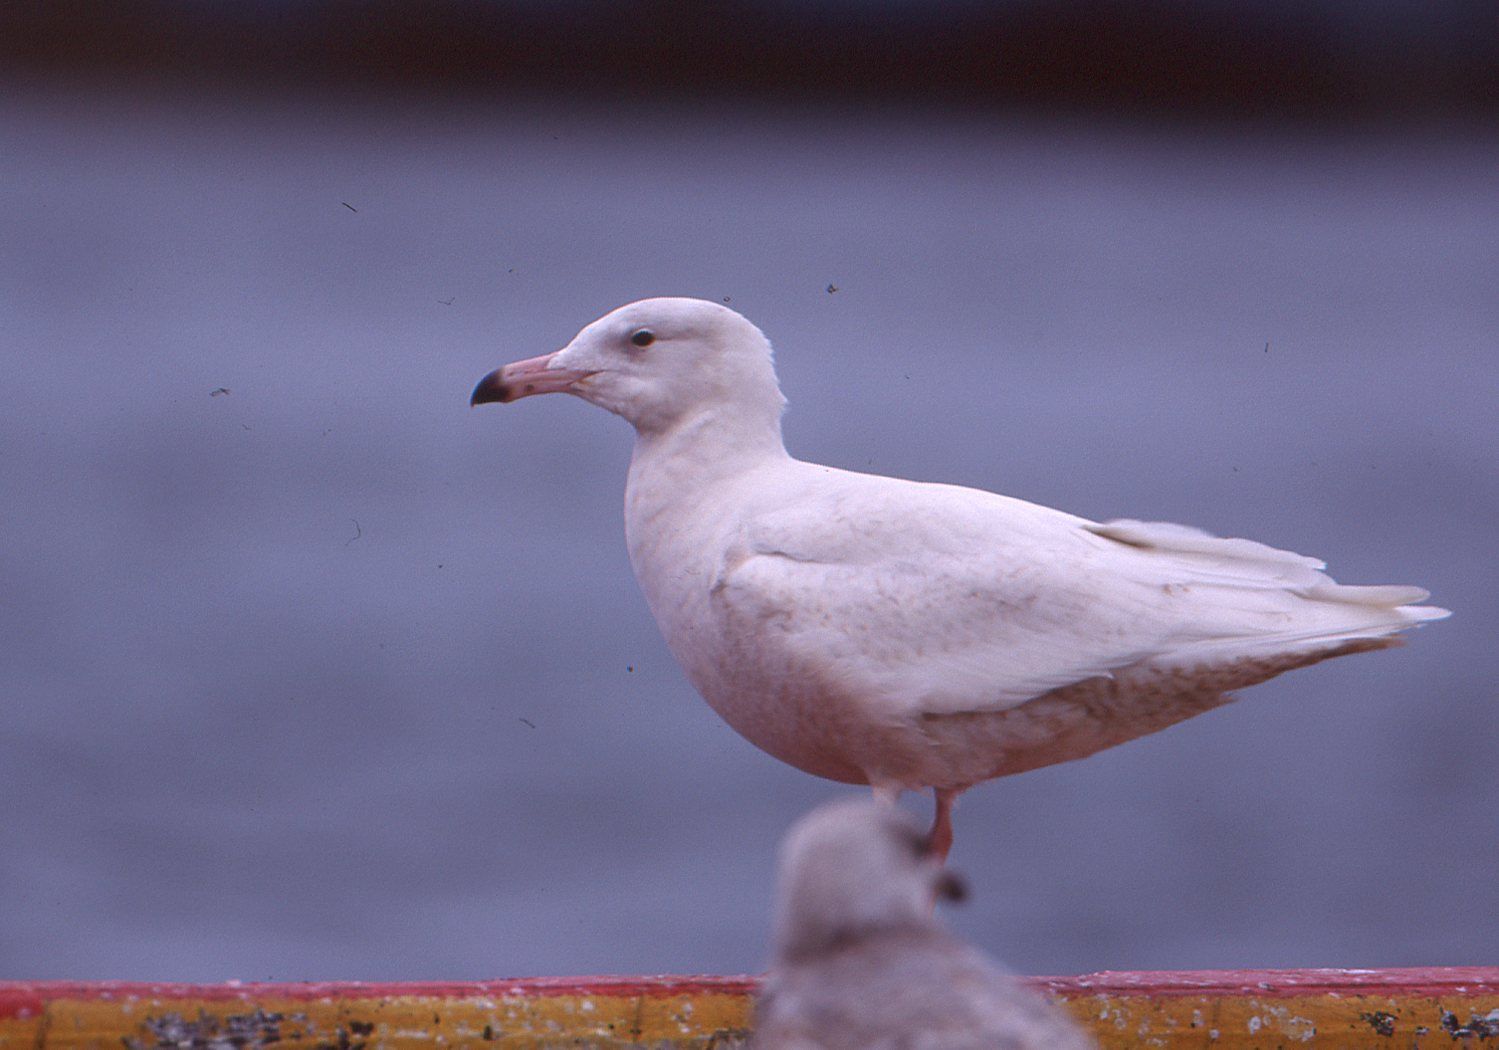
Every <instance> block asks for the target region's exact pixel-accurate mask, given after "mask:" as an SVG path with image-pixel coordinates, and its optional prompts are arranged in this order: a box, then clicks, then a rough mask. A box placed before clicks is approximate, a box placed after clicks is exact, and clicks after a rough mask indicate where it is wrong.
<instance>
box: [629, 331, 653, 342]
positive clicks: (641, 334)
mask: <svg viewBox="0 0 1499 1050" xmlns="http://www.w3.org/2000/svg"><path fill="white" fill-rule="evenodd" d="M655 341H656V333H655V332H653V331H651V330H650V329H649V328H638V329H636V330H635V331H634V332H633V333H632V334H631V335H630V342H631V343H633V344H634V345H635V346H650V345H651V344H652V343H654V342H655Z"/></svg>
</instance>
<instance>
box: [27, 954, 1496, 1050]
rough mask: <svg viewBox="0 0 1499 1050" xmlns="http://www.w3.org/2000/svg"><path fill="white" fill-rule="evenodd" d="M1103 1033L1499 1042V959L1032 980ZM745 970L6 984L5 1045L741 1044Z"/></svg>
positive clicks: (1331, 1042) (1188, 1040)
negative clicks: (1431, 965) (452, 980)
mask: <svg viewBox="0 0 1499 1050" xmlns="http://www.w3.org/2000/svg"><path fill="white" fill-rule="evenodd" d="M1034 984H1035V985H1036V987H1037V988H1038V990H1040V991H1042V992H1043V993H1045V994H1049V995H1051V996H1052V997H1053V998H1054V999H1056V1000H1057V1001H1058V1002H1059V1003H1060V1004H1061V1005H1062V1006H1063V1007H1064V1008H1065V1009H1067V1010H1068V1011H1069V1012H1070V1013H1071V1014H1072V1015H1073V1016H1074V1017H1076V1018H1077V1020H1078V1021H1079V1022H1080V1023H1082V1024H1083V1025H1084V1027H1086V1028H1087V1029H1088V1030H1089V1031H1091V1032H1092V1033H1093V1034H1094V1035H1095V1037H1096V1038H1097V1039H1098V1041H1099V1043H1100V1045H1101V1046H1103V1047H1107V1048H1116V1047H1117V1048H1125V1047H1131V1048H1133V1047H1165V1048H1173V1050H1174V1048H1187V1047H1221V1048H1234V1050H1247V1048H1256V1050H1258V1048H1266V1050H1268V1048H1273V1047H1298V1046H1309V1047H1337V1048H1340V1050H1360V1048H1363V1047H1371V1048H1375V1047H1377V1048H1383V1050H1391V1048H1396V1047H1398V1048H1401V1050H1404V1048H1408V1047H1444V1048H1451V1047H1454V1046H1460V1047H1461V1046H1471V1047H1481V1046H1496V1047H1499V969H1473V968H1468V969H1426V970H1393V971H1377V972H1374V971H1332V970H1321V971H1250V972H1245V971H1235V972H1232V973H1169V974H1097V975H1092V976H1088V977H1076V978H1049V979H1045V978H1043V979H1036V980H1035V981H1034ZM752 991H753V981H751V980H750V979H747V978H711V977H705V978H581V979H576V980H572V979H531V980H517V981H500V982H483V983H473V984H447V985H433V984H428V985H419V984H390V985H370V984H347V983H342V984H254V985H143V984H122V983H94V984H60V983H9V984H6V983H0V1050H11V1048H16V1050H21V1048H24V1050H166V1048H172V1050H266V1048H273V1050H383V1048H390V1050H417V1048H423V1050H427V1048H433V1047H443V1048H448V1047H455V1048H456V1047H469V1048H473V1050H501V1048H504V1050H510V1048H520V1047H527V1048H542V1047H601V1048H603V1047H655V1048H689V1047H690V1048H704V1050H706V1048H713V1050H728V1048H730V1047H736V1046H742V1045H743V1044H744V1042H745V1040H746V1039H747V1037H748V1034H749V1022H750V1010H751V994H752Z"/></svg>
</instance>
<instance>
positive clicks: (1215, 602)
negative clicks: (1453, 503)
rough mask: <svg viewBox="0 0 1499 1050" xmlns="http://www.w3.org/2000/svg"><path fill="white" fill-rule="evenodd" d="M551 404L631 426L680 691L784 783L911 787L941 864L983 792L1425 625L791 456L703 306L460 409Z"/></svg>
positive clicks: (1322, 581) (1342, 592) (742, 329)
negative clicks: (960, 805) (537, 397)
mask: <svg viewBox="0 0 1499 1050" xmlns="http://www.w3.org/2000/svg"><path fill="white" fill-rule="evenodd" d="M553 392H565V393H569V394H575V395H577V396H578V397H581V398H584V399H585V400H588V401H591V402H593V403H594V404H596V405H600V406H602V407H603V408H606V409H608V410H609V411H611V412H614V413H616V414H617V415H620V416H623V417H624V418H625V419H626V420H628V421H629V422H630V423H631V424H632V425H633V426H634V427H635V431H636V439H635V451H634V455H633V457H632V459H631V461H630V473H629V479H628V481H627V483H626V487H625V536H626V540H627V542H628V545H629V551H630V562H631V564H632V566H633V567H634V569H635V576H636V579H637V580H639V582H640V587H641V589H642V590H643V591H644V592H645V597H646V601H647V602H648V603H649V605H650V607H651V611H652V612H653V613H654V614H655V617H656V622H657V623H658V624H659V625H660V627H661V631H662V633H663V634H664V635H665V637H666V642H667V645H668V646H670V648H671V651H672V653H673V655H675V656H676V658H677V660H678V662H680V663H681V665H682V667H683V668H684V669H685V670H686V672H687V676H688V678H689V679H691V681H692V684H693V685H694V686H696V687H697V689H698V691H699V692H700V693H702V695H703V696H704V697H705V698H706V699H707V701H708V703H709V704H711V705H712V706H713V709H714V710H715V711H717V712H718V713H719V715H720V716H722V717H723V718H724V720H725V721H727V722H728V723H729V724H730V725H731V726H733V727H734V729H736V730H737V731H738V732H739V733H741V734H742V735H743V736H744V737H746V738H747V739H748V740H750V741H751V742H752V743H754V744H756V745H758V746H759V747H761V748H763V749H764V750H766V751H768V752H770V753H771V754H772V755H774V756H776V757H777V758H779V759H781V760H782V761H784V762H788V763H790V764H791V765H794V766H796V767H798V768H800V769H803V770H806V771H807V772H809V773H814V774H816V775H818V776H823V777H828V778H831V779H833V780H841V781H845V782H847V783H854V784H869V785H870V786H871V787H873V789H874V791H875V794H876V796H877V797H879V798H881V799H883V800H885V801H887V802H892V801H893V800H894V799H895V798H896V797H897V796H898V795H899V794H900V792H901V791H903V790H907V789H919V788H932V789H933V790H934V793H935V796H936V816H935V819H934V821H933V825H932V832H931V836H930V842H931V847H932V850H933V852H934V853H936V854H937V855H938V856H940V857H945V856H946V855H947V851H948V849H949V847H950V846H951V844H952V823H951V811H952V806H953V802H954V800H955V799H956V798H957V796H958V794H959V793H960V792H962V791H964V790H966V789H967V788H969V787H971V786H972V785H974V784H977V783H979V782H980V781H983V780H988V779H989V778H991V777H998V776H1005V775H1008V774H1011V773H1020V772H1024V771H1025V770H1028V769H1035V768H1037V767H1039V766H1045V765H1050V764H1052V763H1054V762H1065V761H1068V760H1070V759H1075V758H1082V757H1084V756H1086V755H1090V754H1092V753H1094V752H1095V751H1099V750H1101V749H1103V748H1106V747H1112V746H1113V745H1115V744H1120V743H1123V742H1124V741H1126V740H1132V739H1134V738H1135V737H1138V736H1142V735H1144V734H1146V733H1152V732H1155V731H1156V730H1158V729H1164V728H1165V727H1166V726H1169V725H1172V724H1173V723H1176V722H1179V721H1181V720H1183V719H1185V718H1190V717H1192V716H1193V715H1196V714H1199V713H1201V712H1203V711H1207V710H1209V709H1211V708H1214V707H1217V706H1219V705H1220V704H1223V703H1225V702H1226V701H1227V700H1228V699H1230V698H1229V696H1228V695H1227V693H1228V691H1229V690H1232V689H1238V688H1241V687H1244V686H1249V685H1254V684H1255V683H1257V682H1262V681H1264V680H1265V679H1267V678H1271V677H1274V676H1275V675H1278V674H1280V673H1281V672H1282V671H1288V670H1290V669H1292V668H1295V667H1304V666H1306V665H1308V664H1313V663H1316V662H1318V661H1319V660H1326V659H1328V658H1329V657H1333V656H1341V655H1343V654H1345V653H1356V652H1364V651H1367V650H1371V649H1383V648H1385V647H1387V646H1391V645H1395V644H1397V639H1396V638H1395V637H1394V636H1395V635H1396V634H1397V632H1400V631H1403V630H1405V629H1406V628H1409V627H1411V626H1413V625H1415V624H1417V623H1420V622H1422V621H1424V620H1432V619H1436V618H1438V617H1441V616H1445V615H1447V613H1446V611H1445V610H1443V609H1436V608H1432V607H1429V606H1423V605H1419V604H1417V603H1419V602H1421V601H1423V600H1425V598H1426V597H1427V593H1426V592H1425V591H1423V590H1421V589H1420V588H1418V587H1399V586H1387V587H1349V586H1343V585H1341V584H1338V583H1336V582H1334V581H1333V580H1332V579H1330V578H1329V577H1328V576H1326V575H1324V574H1323V573H1322V572H1321V569H1322V568H1323V564H1322V562H1320V561H1317V560H1316V559H1314V558H1307V557H1303V556H1301V555H1299V554H1292V553H1290V552H1289V551H1282V550H1276V549H1274V548H1273V547H1267V546H1265V545H1264V544H1261V543H1254V542H1252V541H1250V540H1244V539H1219V538H1217V537H1214V536H1211V535H1209V534H1208V533H1205V532H1202V531H1200V530H1197V529H1193V528H1188V527H1186V526H1183V525H1170V524H1163V523H1154V522H1142V521H1126V520H1121V521H1112V522H1106V523H1102V524H1100V523H1098V522H1093V521H1089V520H1087V519H1086V518H1079V517H1076V516H1074V515H1071V514H1066V513H1064V512H1062V511H1058V510H1052V509H1051V508H1049V507H1042V506H1038V505H1036V504H1034V503H1026V502H1024V501H1022V500H1018V499H1013V498H1011V497H1008V496H1000V495H996V494H994V493H990V492H983V491H979V490H977V489H968V488H960V487H958V486H955V485H932V484H922V483H918V482H913V481H904V480H901V479H898V478H887V477H879V476H876V475H871V474H859V473H854V472H852V471H846V470H838V469H836V468H833V467H824V466H818V465H817V464H814V463H804V462H802V461H800V460H796V459H792V458H791V456H789V455H788V454H787V452H786V447H785V445H784V444H782V441H781V413H782V410H783V409H784V406H785V399H784V398H783V397H782V396H781V390H780V386H779V384H778V382H777V380H776V374H775V368H774V365H773V363H772V360H771V349H770V344H769V342H767V341H766V339H765V336H764V335H762V334H761V332H760V330H759V329H757V328H756V327H755V326H754V325H752V324H750V322H749V321H747V320H745V319H744V318H743V317H741V316H740V315H739V314H737V313H735V312H734V311H733V310H730V309H728V308H727V307H724V306H721V305H719V304H718V303H712V302H707V301H705V300H699V299H647V300H644V301H642V302H638V303H631V304H630V305H628V306H623V307H621V308H619V309H618V310H615V311H614V312H613V313H611V314H609V315H607V316H605V317H603V318H600V319H599V320H597V321H595V322H593V323H592V324H590V325H588V326H587V327H586V328H584V329H583V330H582V331H581V332H579V333H578V335H577V336H576V337H575V338H574V339H573V340H572V342H571V343H569V344H568V345H567V346H565V347H563V348H562V349H561V350H558V351H556V352H555V353H551V354H547V355H545V356H542V357H535V358H530V359H528V360H525V361H518V362H516V363H514V364H510V365H506V366H505V367H503V368H500V369H497V370H495V371H493V372H491V373H490V374H489V375H487V376H485V377H484V378H483V379H482V380H481V381H480V382H479V385H478V386H477V387H476V388H475V389H474V392H473V397H472V399H471V403H472V404H475V405H478V404H483V403H485V402H489V401H514V400H516V399H518V398H522V397H528V396H530V395H532V394H545V393H553ZM984 440H986V441H988V440H995V438H994V436H992V435H985V436H984Z"/></svg>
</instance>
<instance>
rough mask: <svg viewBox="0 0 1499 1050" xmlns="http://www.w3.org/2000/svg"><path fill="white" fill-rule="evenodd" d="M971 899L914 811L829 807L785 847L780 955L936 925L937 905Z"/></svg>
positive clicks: (799, 826)
mask: <svg viewBox="0 0 1499 1050" xmlns="http://www.w3.org/2000/svg"><path fill="white" fill-rule="evenodd" d="M964 895H965V890H964V887H963V883H962V881H961V880H960V879H959V878H957V876H955V875H953V874H952V873H951V872H948V871H947V870H945V869H944V868H943V867H942V865H941V863H940V862H938V861H937V860H936V858H934V857H933V856H932V855H931V853H930V851H929V850H928V848H927V839H926V836H925V835H924V834H922V832H921V829H920V828H919V827H918V826H917V825H916V823H915V822H914V821H913V820H912V819H911V818H910V817H909V816H908V815H907V814H906V813H904V812H903V811H901V810H898V809H895V808H893V807H889V806H882V805H879V804H878V803H875V802H869V801H865V800H848V801H843V802H833V803H829V804H828V805H825V806H821V807H819V808H817V809H815V810H813V811H812V812H811V813H809V814H807V815H806V816H805V817H803V818H802V819H801V820H799V821H797V822H796V824H794V825H793V826H792V828H791V831H790V832H788V833H787V835H786V838H785V841H784V842H783V843H782V844H781V858H780V888H779V892H778V900H777V915H776V954H777V956H778V957H779V958H781V959H783V960H784V959H796V958H799V957H801V958H804V957H807V956H809V955H815V954H817V953H818V952H823V951H827V950H830V949H834V948H838V947H840V946H842V945H844V944H848V943H852V942H856V941H857V940H859V939H860V938H863V937H867V936H870V935H872V934H878V933H880V932H883V931H891V930H900V929H922V928H932V927H934V926H936V925H937V922H936V919H934V918H933V917H932V902H933V900H934V899H936V898H938V897H942V898H944V899H947V900H961V899H962V898H963V897H964Z"/></svg>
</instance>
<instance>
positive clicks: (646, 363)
mask: <svg viewBox="0 0 1499 1050" xmlns="http://www.w3.org/2000/svg"><path fill="white" fill-rule="evenodd" d="M550 393H567V394H575V395H577V396H578V397H581V398H583V399H584V400H587V401H592V402H593V403H594V404H596V405H599V406H600V407H602V408H607V409H608V410H609V411H611V412H613V413H615V414H616V415H620V416H623V417H624V418H625V419H627V420H629V421H630V423H632V424H633V425H634V426H635V429H637V430H639V431H642V432H649V431H654V430H662V429H667V428H670V427H671V426H673V425H675V424H676V423H677V422H678V421H680V420H682V419H685V418H688V417H690V416H693V415H696V414H700V413H702V412H705V411H717V410H727V411H730V412H734V413H741V414H746V415H751V416H754V415H767V416H769V417H771V418H773V419H774V420H777V421H778V420H779V418H780V414H781V410H782V408H783V407H784V405H785V401H784V399H783V398H782V397H781V391H780V386H779V385H778V384H777V382H776V374H775V367H774V365H773V364H772V361H771V351H770V343H769V342H768V341H767V340H766V338H765V336H764V335H763V334H761V332H760V330H759V329H758V328H756V327H755V326H754V325H752V324H750V323H749V321H747V320H745V319H744V318H743V317H741V316H740V315H739V314H737V313H735V312H734V311H733V310H730V309H729V308H728V307H726V306H720V305H719V304H718V303H714V302H709V301H708V300H706V299H642V300H641V301H640V302H637V303H630V304H629V305H628V306H621V307H620V308H619V309H618V310H615V311H613V312H612V313H608V314H605V315H604V316H603V317H600V318H599V319H598V320H597V321H594V322H593V323H592V324H590V325H589V326H588V327H586V328H584V329H583V330H582V331H581V332H579V333H578V334H577V335H576V336H574V337H573V340H572V342H570V343H568V344H567V345H566V346H564V347H563V348H562V349H561V350H558V351H556V352H554V353H550V354H544V355H542V356H540V357H532V358H529V359H527V360H524V361H516V362H515V363H514V364H509V365H505V366H504V367H503V368H497V369H495V370H494V371H493V372H491V373H489V375H487V376H485V377H484V378H483V379H482V380H480V381H479V385H478V386H477V387H475V388H474V394H473V397H472V398H471V399H470V403H471V404H475V405H480V404H484V403H486V402H489V401H515V400H517V399H519V398H522V397H529V396H531V395H532V394H550Z"/></svg>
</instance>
